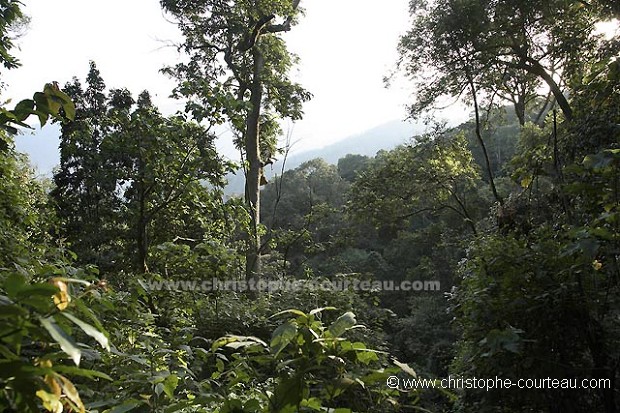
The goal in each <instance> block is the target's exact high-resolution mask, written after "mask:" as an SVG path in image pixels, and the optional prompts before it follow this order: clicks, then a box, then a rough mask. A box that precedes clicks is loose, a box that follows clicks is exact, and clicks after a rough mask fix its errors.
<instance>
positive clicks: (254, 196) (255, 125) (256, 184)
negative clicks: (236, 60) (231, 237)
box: [245, 45, 264, 279]
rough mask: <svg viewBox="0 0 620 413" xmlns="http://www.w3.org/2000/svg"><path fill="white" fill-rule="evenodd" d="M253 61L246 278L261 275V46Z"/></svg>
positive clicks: (255, 50)
mask: <svg viewBox="0 0 620 413" xmlns="http://www.w3.org/2000/svg"><path fill="white" fill-rule="evenodd" d="M252 56H253V58H254V59H253V60H254V68H253V79H252V84H251V86H250V104H251V108H250V113H249V114H248V117H247V121H246V131H245V152H246V157H247V161H248V170H247V175H246V180H245V201H246V205H247V207H248V211H249V213H250V218H251V228H250V234H249V237H248V251H247V253H246V279H251V278H254V277H256V276H257V275H258V274H260V270H261V260H260V247H261V245H260V243H261V239H260V234H259V231H258V227H259V225H260V178H261V174H262V163H261V158H260V114H261V104H262V100H263V85H262V80H261V72H262V70H263V66H264V58H263V55H262V53H261V52H260V50H259V49H258V45H254V47H253V48H252Z"/></svg>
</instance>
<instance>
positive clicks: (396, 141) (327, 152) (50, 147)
mask: <svg viewBox="0 0 620 413" xmlns="http://www.w3.org/2000/svg"><path fill="white" fill-rule="evenodd" d="M423 131H424V128H423V127H422V126H420V125H414V124H411V123H408V122H403V121H398V120H395V121H392V122H388V123H385V124H383V125H380V126H377V127H376V128H373V129H370V130H368V131H366V132H363V133H361V134H358V135H354V136H350V137H348V138H345V139H342V140H339V141H337V142H335V143H333V144H331V145H328V146H325V147H323V148H319V149H313V150H310V151H305V152H301V153H298V154H293V155H291V156H289V157H288V159H287V161H286V169H294V168H296V167H298V166H299V165H301V164H302V163H304V162H306V161H309V160H311V159H315V158H322V159H324V160H325V161H326V162H328V163H332V164H336V163H337V162H338V159H340V158H343V157H345V156H346V155H348V154H357V155H366V156H374V155H375V154H376V153H377V152H378V151H380V150H382V149H392V148H394V147H396V146H398V145H400V144H402V143H404V142H406V141H407V139H409V138H411V137H413V136H415V135H419V134H420V133H422V132H423ZM59 135H60V132H59V128H58V126H57V125H48V126H46V127H44V128H43V129H37V130H35V131H33V132H26V134H25V135H20V136H17V137H16V138H15V146H16V147H17V150H18V151H20V152H24V153H27V154H28V155H29V156H30V161H31V163H32V165H34V166H36V168H37V170H38V173H39V174H41V175H46V176H51V175H52V170H53V168H54V167H56V166H57V165H58V163H59V150H58V144H59ZM281 162H282V160H279V161H278V162H276V163H275V164H274V165H272V166H269V167H268V168H266V170H265V173H266V175H267V178H271V177H273V175H275V174H276V173H280V171H281V170H282V163H281ZM228 181H229V184H228V187H227V188H226V193H227V194H228V195H232V194H242V193H243V187H244V176H243V173H242V172H241V171H240V172H238V173H237V175H230V176H229V177H228Z"/></svg>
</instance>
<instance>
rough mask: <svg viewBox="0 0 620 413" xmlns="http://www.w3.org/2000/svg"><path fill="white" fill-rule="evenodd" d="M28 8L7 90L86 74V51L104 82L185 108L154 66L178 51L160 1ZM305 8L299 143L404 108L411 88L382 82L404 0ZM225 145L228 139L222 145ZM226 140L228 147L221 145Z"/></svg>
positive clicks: (354, 0) (31, 1) (69, 0)
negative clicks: (304, 93)
mask: <svg viewBox="0 0 620 413" xmlns="http://www.w3.org/2000/svg"><path fill="white" fill-rule="evenodd" d="M23 3H24V10H25V12H26V13H27V14H28V15H29V16H30V17H31V19H32V21H31V25H30V29H29V31H28V32H27V33H26V35H25V36H24V37H23V38H22V39H20V40H19V42H18V44H19V47H20V49H21V50H19V51H16V53H15V54H16V55H17V56H18V57H19V59H20V60H21V62H22V67H21V68H19V69H15V70H12V71H9V72H5V73H4V74H3V76H2V78H3V80H4V82H6V83H7V84H8V88H7V90H6V91H5V93H4V94H3V97H4V98H8V97H10V98H13V99H14V100H16V101H17V100H20V99H23V98H28V97H31V96H32V93H33V92H35V91H37V90H39V89H41V88H42V86H43V85H44V84H45V83H48V82H50V81H53V80H55V81H58V82H59V83H60V84H61V85H64V83H66V82H67V81H69V80H70V79H71V78H72V77H73V76H78V77H79V78H80V79H84V78H85V76H86V73H87V72H88V62H89V60H94V61H95V62H96V63H97V66H98V68H99V70H100V71H101V73H102V76H103V78H104V80H105V81H106V84H107V86H108V87H109V88H115V87H117V88H118V87H127V88H129V89H130V90H131V91H132V92H133V93H134V94H135V95H137V94H138V93H139V92H140V91H141V90H143V89H148V90H149V91H150V92H151V93H152V94H153V95H155V101H156V103H157V104H158V105H159V107H160V109H161V110H162V111H163V112H164V113H173V112H175V111H176V110H178V109H182V105H181V104H179V102H176V101H173V100H171V99H168V98H167V96H168V95H169V94H170V91H171V89H172V88H173V87H174V85H175V83H174V81H173V80H170V79H167V78H166V77H165V76H163V75H161V74H160V73H159V69H161V68H162V67H163V66H164V65H166V64H173V63H174V62H175V61H177V60H178V58H179V56H178V54H177V52H176V50H174V49H173V48H170V47H163V46H164V45H165V41H166V40H173V39H179V34H178V31H177V29H176V27H175V26H174V25H173V24H170V23H169V22H166V20H165V19H164V16H163V14H162V11H161V9H160V6H159V1H158V0H105V1H103V0H54V1H50V0H23ZM301 4H302V6H303V7H304V8H305V9H306V16H305V17H303V18H302V19H301V21H300V24H299V25H298V26H296V27H294V28H293V30H292V31H291V32H289V33H287V34H286V39H287V41H288V43H289V48H290V50H292V51H293V52H295V53H296V54H298V55H299V56H300V58H301V64H300V66H299V67H298V69H297V71H296V73H294V77H295V79H296V80H298V81H299V82H301V83H302V84H303V86H304V87H305V88H306V89H308V90H309V91H310V92H311V93H313V94H314V99H313V100H312V101H311V102H309V103H307V104H306V106H305V113H306V116H305V117H304V120H302V121H300V122H298V123H297V124H296V125H295V126H294V129H293V140H299V141H300V142H299V143H298V144H297V146H296V147H295V150H296V151H300V150H306V149H310V148H317V147H322V146H325V145H328V144H330V143H332V142H334V141H336V140H339V139H342V138H345V137H348V136H350V135H353V134H356V133H360V132H363V131H364V130H367V129H370V128H372V127H374V126H377V125H380V124H382V123H385V122H388V121H391V120H394V119H404V118H405V117H406V111H405V105H406V104H407V103H408V100H409V93H408V92H407V91H406V88H405V87H403V85H404V83H402V84H401V86H400V87H398V86H393V87H391V88H390V89H385V88H384V85H383V77H384V76H385V75H387V74H388V73H389V72H390V70H391V69H392V68H393V67H394V64H395V62H396V58H397V53H396V45H397V42H398V38H399V35H401V34H403V33H404V32H405V31H406V29H407V24H408V21H409V17H408V0H384V1H382V2H378V1H372V0H302V3H301ZM224 146H226V145H224ZM225 149H226V148H225Z"/></svg>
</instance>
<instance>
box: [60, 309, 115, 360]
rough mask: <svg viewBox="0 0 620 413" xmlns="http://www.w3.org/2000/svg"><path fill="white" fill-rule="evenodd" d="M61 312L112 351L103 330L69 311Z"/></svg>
mask: <svg viewBox="0 0 620 413" xmlns="http://www.w3.org/2000/svg"><path fill="white" fill-rule="evenodd" d="M61 314H62V315H63V316H65V317H66V318H68V319H69V320H71V321H73V322H74V323H75V324H76V325H77V326H78V327H80V328H81V329H82V331H84V332H85V333H86V334H88V335H89V336H91V337H92V338H94V339H95V340H97V342H99V344H101V347H103V348H104V349H106V350H107V351H110V343H109V342H108V338H107V337H106V336H105V335H104V334H103V333H102V332H101V331H99V330H97V329H96V328H95V327H93V326H91V325H90V324H88V323H86V322H84V321H82V320H80V319H79V318H77V317H75V316H74V315H72V314H69V313H66V312H63V313H61Z"/></svg>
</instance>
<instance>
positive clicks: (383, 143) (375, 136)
mask: <svg viewBox="0 0 620 413" xmlns="http://www.w3.org/2000/svg"><path fill="white" fill-rule="evenodd" d="M423 132H424V127H423V126H420V125H414V124H411V123H408V122H403V121H398V120H395V121H392V122H388V123H385V124H383V125H380V126H377V127H376V128H373V129H370V130H368V131H366V132H363V133H361V134H358V135H354V136H350V137H348V138H345V139H343V140H340V141H338V142H335V143H333V144H331V145H328V146H325V147H323V148H319V149H313V150H310V151H305V152H302V153H299V154H294V155H290V156H289V157H288V159H287V160H286V169H294V168H297V167H298V166H299V165H301V164H302V163H304V162H306V161H309V160H311V159H315V158H321V159H324V160H325V161H326V162H328V163H331V164H336V163H337V162H338V159H340V158H343V157H345V156H346V155H348V154H355V155H366V156H375V155H376V153H377V152H378V151H380V150H382V149H393V148H394V147H396V146H398V145H400V144H402V143H405V142H406V141H407V140H408V139H409V138H411V137H413V136H416V135H420V134H421V133H423ZM281 162H282V161H281V160H279V161H278V162H276V163H275V164H274V165H272V166H269V167H267V168H266V170H265V175H266V176H267V178H271V177H273V175H275V174H279V173H280V171H281V170H282V163H281ZM243 188H244V176H243V173H242V172H241V171H240V172H238V173H237V175H230V176H229V177H228V186H227V187H226V193H227V194H228V195H234V194H242V193H243Z"/></svg>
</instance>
